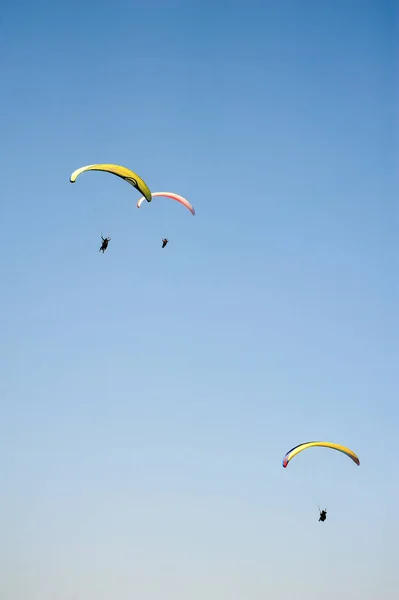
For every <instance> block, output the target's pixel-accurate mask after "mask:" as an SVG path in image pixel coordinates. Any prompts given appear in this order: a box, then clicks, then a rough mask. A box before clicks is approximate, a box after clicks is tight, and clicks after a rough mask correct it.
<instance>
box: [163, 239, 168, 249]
mask: <svg viewBox="0 0 399 600" xmlns="http://www.w3.org/2000/svg"><path fill="white" fill-rule="evenodd" d="M168 242H169V240H167V239H166V238H164V239H163V240H162V248H165V246H166V244H167V243H168Z"/></svg>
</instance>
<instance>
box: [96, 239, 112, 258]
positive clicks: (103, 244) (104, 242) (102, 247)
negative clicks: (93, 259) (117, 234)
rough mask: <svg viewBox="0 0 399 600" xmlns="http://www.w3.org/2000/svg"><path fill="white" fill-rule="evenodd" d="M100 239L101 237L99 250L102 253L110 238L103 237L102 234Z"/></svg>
mask: <svg viewBox="0 0 399 600" xmlns="http://www.w3.org/2000/svg"><path fill="white" fill-rule="evenodd" d="M101 239H102V241H103V243H102V244H101V248H100V250H99V252H102V253H103V254H104V252H105V251H106V249H107V248H108V244H109V242H110V240H111V238H110V237H108V238H103V236H101Z"/></svg>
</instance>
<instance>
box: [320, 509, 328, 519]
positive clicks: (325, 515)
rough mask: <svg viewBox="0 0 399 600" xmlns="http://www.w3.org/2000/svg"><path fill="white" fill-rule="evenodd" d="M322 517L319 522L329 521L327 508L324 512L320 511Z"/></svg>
mask: <svg viewBox="0 0 399 600" xmlns="http://www.w3.org/2000/svg"><path fill="white" fill-rule="evenodd" d="M319 512H320V517H319V521H321V522H324V521H325V520H326V519H327V509H326V508H325V509H324V510H320V509H319Z"/></svg>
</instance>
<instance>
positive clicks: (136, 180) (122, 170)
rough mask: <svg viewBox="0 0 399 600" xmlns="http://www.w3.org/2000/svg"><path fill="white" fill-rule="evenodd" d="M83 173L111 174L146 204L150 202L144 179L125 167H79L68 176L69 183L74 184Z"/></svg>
mask: <svg viewBox="0 0 399 600" xmlns="http://www.w3.org/2000/svg"><path fill="white" fill-rule="evenodd" d="M85 171H104V172H106V173H112V174H113V175H116V176H117V177H120V178H121V179H124V180H125V181H127V183H130V185H132V186H133V187H135V188H136V189H137V190H138V191H139V192H140V193H141V194H142V195H143V196H144V197H145V199H146V200H147V202H151V199H152V196H151V190H150V188H149V187H148V185H147V184H146V182H145V181H144V179H141V177H140V176H139V175H137V173H134V171H131V170H130V169H127V168H126V167H122V166H121V165H108V164H97V165H87V166H86V167H80V169H76V171H74V172H73V173H72V175H71V176H70V178H69V181H70V182H71V183H75V181H76V180H77V178H78V177H79V175H80V174H81V173H84V172H85Z"/></svg>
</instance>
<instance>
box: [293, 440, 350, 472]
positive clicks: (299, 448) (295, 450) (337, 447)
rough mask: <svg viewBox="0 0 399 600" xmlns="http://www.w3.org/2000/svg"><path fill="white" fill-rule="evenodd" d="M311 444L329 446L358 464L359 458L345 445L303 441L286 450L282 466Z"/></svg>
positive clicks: (310, 446) (311, 445)
mask: <svg viewBox="0 0 399 600" xmlns="http://www.w3.org/2000/svg"><path fill="white" fill-rule="evenodd" d="M313 446H322V447H325V448H331V449H332V450H338V451H339V452H343V453H344V454H346V455H347V456H349V458H351V459H352V460H353V462H354V463H356V464H357V465H358V466H359V465H360V460H359V458H358V457H357V456H356V454H355V453H354V452H353V451H352V450H350V449H349V448H346V446H341V445H340V444H334V443H332V442H305V443H304V444H299V446H295V447H294V448H291V450H289V451H288V452H287V454H286V455H285V456H284V458H283V467H284V468H286V467H287V466H288V463H289V462H290V460H292V459H293V458H294V456H296V455H297V454H299V452H302V451H303V450H306V449H307V448H312V447H313Z"/></svg>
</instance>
